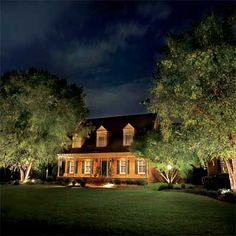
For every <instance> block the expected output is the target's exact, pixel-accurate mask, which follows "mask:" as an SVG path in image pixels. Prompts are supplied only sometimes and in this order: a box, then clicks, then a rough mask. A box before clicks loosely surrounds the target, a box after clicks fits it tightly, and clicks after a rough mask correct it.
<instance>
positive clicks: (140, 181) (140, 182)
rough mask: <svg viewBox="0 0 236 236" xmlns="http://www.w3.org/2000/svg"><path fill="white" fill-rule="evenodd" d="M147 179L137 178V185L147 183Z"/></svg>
mask: <svg viewBox="0 0 236 236" xmlns="http://www.w3.org/2000/svg"><path fill="white" fill-rule="evenodd" d="M145 184H146V181H145V180H144V179H138V180H137V185H145Z"/></svg>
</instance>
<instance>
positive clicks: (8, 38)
mask: <svg viewBox="0 0 236 236" xmlns="http://www.w3.org/2000/svg"><path fill="white" fill-rule="evenodd" d="M68 6H69V4H68V3H64V2H58V4H54V3H53V2H44V1H18V2H17V1H4V2H1V14H0V15H1V49H4V50H8V49H14V48H16V47H20V46H25V45H27V44H29V43H32V42H34V41H37V40H42V39H45V38H46V35H47V34H48V33H50V32H51V31H52V27H53V24H54V23H55V21H56V20H57V19H58V17H59V16H60V15H61V14H62V13H63V12H64V10H65V9H66V7H68Z"/></svg>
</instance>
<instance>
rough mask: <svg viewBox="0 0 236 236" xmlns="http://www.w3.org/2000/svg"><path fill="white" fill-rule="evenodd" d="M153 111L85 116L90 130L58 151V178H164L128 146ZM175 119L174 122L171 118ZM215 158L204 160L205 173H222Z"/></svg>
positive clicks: (150, 125) (145, 127)
mask: <svg viewBox="0 0 236 236" xmlns="http://www.w3.org/2000/svg"><path fill="white" fill-rule="evenodd" d="M155 119H156V115H155V114H139V115H129V116H117V117H106V118H98V119H88V120H87V122H89V123H91V124H92V126H93V127H94V130H93V131H92V132H91V133H90V134H89V135H88V137H86V138H83V137H80V136H78V135H74V136H73V138H72V145H71V147H69V148H68V149H67V150H65V152H64V153H61V154H58V177H83V178H98V177H104V178H114V179H115V178H119V179H124V180H126V179H132V180H133V179H143V180H145V181H148V182H150V181H153V180H158V181H164V179H163V178H162V177H161V176H160V173H159V171H157V170H156V169H155V168H153V167H152V164H151V162H150V161H148V159H141V158H137V157H135V156H134V155H133V154H132V153H131V152H130V150H129V149H130V146H131V144H132V142H133V139H134V136H135V134H137V133H138V132H141V131H142V132H145V131H148V130H151V129H153V128H154V125H155ZM175 122H176V121H175ZM221 166H222V164H221V163H220V162H219V160H214V161H212V162H209V163H208V168H207V169H208V175H216V174H219V173H222V170H221Z"/></svg>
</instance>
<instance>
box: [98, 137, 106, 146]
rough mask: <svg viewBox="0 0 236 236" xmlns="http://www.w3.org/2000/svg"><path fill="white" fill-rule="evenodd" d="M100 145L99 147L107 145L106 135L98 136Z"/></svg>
mask: <svg viewBox="0 0 236 236" xmlns="http://www.w3.org/2000/svg"><path fill="white" fill-rule="evenodd" d="M98 146H99V147H105V146H106V138H105V135H103V136H98Z"/></svg>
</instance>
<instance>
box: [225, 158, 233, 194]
mask: <svg viewBox="0 0 236 236" xmlns="http://www.w3.org/2000/svg"><path fill="white" fill-rule="evenodd" d="M224 161H225V164H226V167H227V170H228V174H229V180H230V187H231V190H232V191H233V192H236V157H233V158H232V160H224Z"/></svg>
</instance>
